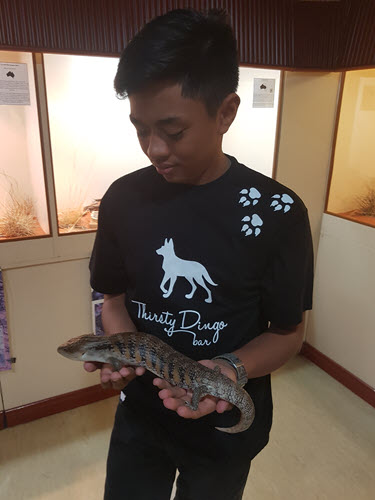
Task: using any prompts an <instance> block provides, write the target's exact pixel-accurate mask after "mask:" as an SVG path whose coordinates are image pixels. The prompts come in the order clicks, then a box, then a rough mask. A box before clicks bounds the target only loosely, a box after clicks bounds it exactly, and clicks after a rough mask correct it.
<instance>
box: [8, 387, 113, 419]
mask: <svg viewBox="0 0 375 500" xmlns="http://www.w3.org/2000/svg"><path fill="white" fill-rule="evenodd" d="M117 394H119V392H118V391H114V390H109V389H106V390H104V389H103V388H102V387H101V385H93V386H91V387H86V388H84V389H79V390H77V391H72V392H67V393H66V394H60V395H59V396H53V397H52V398H48V399H42V400H41V401H35V402H34V403H30V404H27V405H23V406H17V407H16V408H11V409H9V410H6V412H5V416H4V412H3V411H1V412H0V429H3V428H4V427H14V426H15V425H18V424H24V423H26V422H31V421H32V420H36V419H38V418H42V417H48V416H49V415H53V414H55V413H60V412H63V411H66V410H72V409H73V408H77V407H78V406H84V405H87V404H90V403H95V402H96V401H100V400H102V399H106V398H110V397H112V396H115V395H117Z"/></svg>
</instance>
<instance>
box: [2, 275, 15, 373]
mask: <svg viewBox="0 0 375 500" xmlns="http://www.w3.org/2000/svg"><path fill="white" fill-rule="evenodd" d="M11 366H12V365H11V361H10V349H9V338H8V324H7V315H6V310H5V298H4V283H3V273H2V271H1V269H0V371H4V370H10V369H11Z"/></svg>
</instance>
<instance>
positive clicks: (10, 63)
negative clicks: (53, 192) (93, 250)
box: [0, 51, 50, 242]
mask: <svg viewBox="0 0 375 500" xmlns="http://www.w3.org/2000/svg"><path fill="white" fill-rule="evenodd" d="M39 130H40V129H39V116H38V104H37V98H36V89H35V80H34V66H33V58H32V54H31V53H27V52H5V51H0V151H1V158H0V242H4V241H9V240H14V239H25V238H35V237H42V236H47V235H49V234H50V224H49V217H48V207H47V197H46V186H45V174H44V167H43V158H42V150H41V140H40V132H39Z"/></svg>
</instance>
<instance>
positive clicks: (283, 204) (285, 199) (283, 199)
mask: <svg viewBox="0 0 375 500" xmlns="http://www.w3.org/2000/svg"><path fill="white" fill-rule="evenodd" d="M272 198H273V201H272V202H271V205H270V206H271V207H273V210H274V212H277V211H278V210H282V209H284V214H286V213H287V212H289V210H290V207H291V205H292V204H293V203H294V200H293V198H291V197H290V196H289V195H288V194H285V193H284V194H274V195H273V196H272Z"/></svg>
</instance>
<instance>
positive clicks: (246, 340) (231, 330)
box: [85, 10, 313, 500]
mask: <svg viewBox="0 0 375 500" xmlns="http://www.w3.org/2000/svg"><path fill="white" fill-rule="evenodd" d="M237 84H238V63H237V53H236V41H235V39H234V36H233V33H232V31H231V29H230V27H229V26H228V25H227V24H226V22H225V15H224V14H222V13H220V12H211V13H209V14H208V15H203V14H200V13H198V12H195V11H192V10H177V11H172V12H169V13H168V14H166V15H164V16H161V17H159V18H156V19H154V20H153V21H151V22H150V23H149V24H147V25H146V26H145V27H144V28H143V29H142V31H141V32H140V33H139V34H138V35H137V36H136V37H135V38H134V39H133V40H132V41H131V42H130V43H129V45H128V46H127V47H126V49H125V50H124V52H123V54H122V56H121V59H120V62H119V66H118V71H117V75H116V78H115V88H116V91H117V93H118V95H119V96H122V97H128V98H129V100H130V107H131V115H130V120H131V121H132V123H133V124H134V126H135V128H136V130H137V134H138V138H139V142H140V145H141V148H142V150H143V151H144V153H145V154H146V155H147V156H148V158H149V160H150V162H151V163H152V165H151V166H149V167H147V168H145V169H142V170H139V171H137V172H134V173H132V174H129V175H126V176H124V177H122V178H120V179H118V180H117V181H116V182H114V183H113V184H112V185H111V187H110V188H109V189H108V191H107V193H106V194H105V196H104V198H103V200H102V203H101V207H100V217H99V227H98V232H97V237H96V241H95V246H94V250H93V254H92V258H91V263H90V268H91V284H92V287H93V288H94V289H95V290H97V291H99V292H102V293H104V294H105V295H104V297H105V300H104V306H103V324H104V328H105V331H106V334H108V335H110V334H114V333H117V332H120V331H144V332H148V333H151V334H153V335H155V336H157V337H159V338H160V339H162V340H163V341H165V342H167V343H169V344H170V345H172V346H173V347H174V348H175V349H176V350H178V351H180V352H183V353H184V354H186V355H188V356H189V357H191V358H193V359H195V360H199V361H200V362H201V363H203V364H205V365H206V366H208V367H210V368H214V367H215V366H219V367H220V369H221V371H222V372H223V373H224V374H225V375H227V376H228V377H229V378H231V379H232V380H234V381H238V382H239V383H245V389H246V390H247V391H248V392H249V393H250V395H251V397H252V399H253V401H254V404H255V411H256V416H255V420H254V422H253V424H252V425H251V427H250V428H249V429H248V430H247V431H245V432H242V433H239V434H226V433H223V432H220V431H217V430H215V426H219V427H225V426H230V425H233V424H234V423H236V422H237V420H238V411H237V409H236V408H231V407H230V405H229V404H228V403H227V402H224V401H219V400H217V399H216V398H213V397H211V396H207V397H204V398H203V399H202V400H201V402H200V404H199V408H198V410H197V411H195V412H194V411H192V410H190V409H189V408H188V407H187V406H186V404H185V402H186V401H187V400H189V398H190V397H191V394H190V393H189V392H187V391H185V390H183V389H179V388H175V387H172V386H170V385H169V384H168V383H167V382H165V381H163V380H161V379H158V378H154V377H153V376H151V374H150V373H149V372H147V373H145V370H144V369H142V368H136V369H133V368H131V367H124V368H122V369H121V370H120V372H115V371H114V370H113V368H112V367H111V366H110V365H104V366H100V365H99V364H96V365H95V364H93V363H86V364H85V368H86V370H88V371H93V370H95V369H97V368H99V367H100V368H101V381H102V384H103V385H104V386H105V387H110V386H112V387H115V388H118V389H122V390H123V392H122V396H121V398H120V399H121V402H120V403H119V407H118V409H117V413H116V419H115V424H114V429H113V433H112V438H111V443H110V449H109V456H108V464H107V480H106V488H105V498H106V499H107V500H109V499H110V500H116V499H120V498H121V499H123V498H126V499H130V500H168V499H169V498H170V494H171V489H172V484H173V481H174V478H175V472H176V469H178V470H179V478H178V483H177V496H176V499H179V500H187V499H189V500H210V499H215V500H221V499H222V500H237V499H241V498H242V494H243V489H244V486H245V483H246V478H247V475H248V472H249V468H250V462H251V460H252V458H253V457H254V456H255V455H256V454H257V453H259V451H260V450H261V449H262V448H263V447H264V446H265V445H266V444H267V442H268V438H269V431H270V428H271V421H272V397H271V385H270V375H269V374H270V373H271V372H272V371H274V370H276V369H277V368H279V367H280V366H282V365H283V364H284V363H285V362H286V361H288V360H289V359H290V358H291V357H292V356H293V355H295V354H296V353H297V352H298V351H299V349H300V346H301V343H302V339H303V328H302V324H303V323H302V320H303V312H304V311H305V310H306V309H310V308H311V295H312V274H313V271H312V267H313V264H312V245H311V235H310V228H309V222H308V216H307V211H306V208H305V206H304V205H303V203H302V201H301V200H300V199H299V198H298V197H297V196H296V194H295V193H293V192H292V191H291V190H290V189H288V188H286V187H285V186H282V185H281V184H279V183H277V182H276V181H274V180H272V179H270V178H268V177H265V176H264V175H262V174H260V173H257V172H256V171H253V170H251V169H249V168H247V167H245V166H244V165H241V164H240V163H238V162H237V160H236V159H235V158H234V157H232V156H229V155H227V154H224V153H223V152H222V138H223V135H224V134H225V133H226V132H227V130H228V129H229V127H230V125H231V123H232V122H233V120H234V118H235V116H236V112H237V108H238V106H239V103H240V99H239V97H238V96H237V94H236V93H235V92H236V89H237ZM249 140H251V137H249ZM222 355H223V356H224V358H221V359H220V358H219V359H215V358H216V357H217V356H222ZM238 378H240V380H238Z"/></svg>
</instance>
